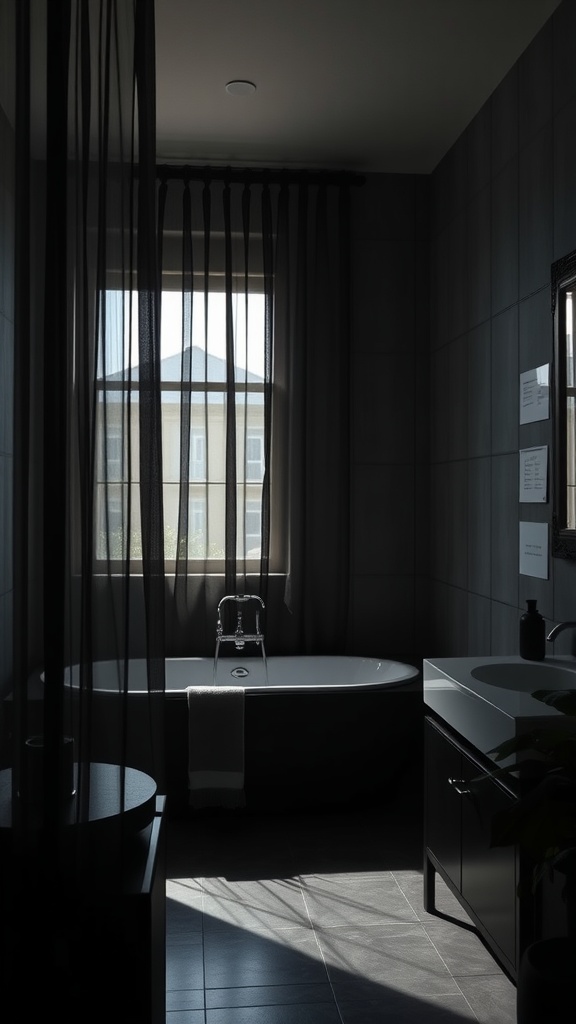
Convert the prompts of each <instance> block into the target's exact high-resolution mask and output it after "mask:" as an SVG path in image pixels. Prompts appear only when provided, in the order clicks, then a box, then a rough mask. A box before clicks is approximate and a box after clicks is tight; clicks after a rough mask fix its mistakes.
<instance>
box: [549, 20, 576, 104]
mask: <svg viewBox="0 0 576 1024" xmlns="http://www.w3.org/2000/svg"><path fill="white" fill-rule="evenodd" d="M552 34H553V42H552V46H553V62H554V67H553V81H554V91H553V102H554V110H555V111H558V110H560V109H561V108H562V107H564V106H565V105H566V103H567V102H568V101H569V100H570V99H572V97H573V96H574V95H576V75H575V74H574V68H575V67H576V4H575V3H573V2H572V0H567V2H565V3H561V4H560V5H559V7H557V8H556V10H555V11H554V14H553V15H552Z"/></svg>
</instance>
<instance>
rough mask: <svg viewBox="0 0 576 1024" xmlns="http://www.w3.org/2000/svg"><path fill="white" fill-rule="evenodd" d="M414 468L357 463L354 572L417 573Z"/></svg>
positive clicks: (355, 472)
mask: <svg viewBox="0 0 576 1024" xmlns="http://www.w3.org/2000/svg"><path fill="white" fill-rule="evenodd" d="M414 514H415V509H414V467H413V466H412V465H409V466H398V465H395V466H386V465H379V466H375V465H370V466H365V465H357V466H356V467H355V468H354V471H353V498H352V517H353V524H354V537H353V543H352V564H353V566H354V572H355V573H358V574H361V575H369V574H370V573H371V572H373V573H376V574H381V573H382V571H383V568H384V567H385V568H386V572H387V573H393V574H408V573H413V572H414Z"/></svg>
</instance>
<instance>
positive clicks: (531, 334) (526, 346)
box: [518, 282, 553, 373]
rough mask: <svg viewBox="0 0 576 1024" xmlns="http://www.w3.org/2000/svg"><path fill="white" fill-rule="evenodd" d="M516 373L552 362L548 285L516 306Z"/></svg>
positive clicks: (551, 329)
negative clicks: (517, 337) (517, 331)
mask: <svg viewBox="0 0 576 1024" xmlns="http://www.w3.org/2000/svg"><path fill="white" fill-rule="evenodd" d="M518 313H519V321H518V327H519V339H518V371H519V373H524V371H525V370H530V369H532V368H533V367H535V366H542V364H543V363H551V362H552V352H553V344H552V343H553V322H552V313H551V309H550V285H549V284H548V282H547V283H546V287H544V288H542V289H541V290H540V291H539V292H536V293H535V294H534V295H531V296H530V298H528V299H525V300H524V301H523V302H520V303H519V305H518Z"/></svg>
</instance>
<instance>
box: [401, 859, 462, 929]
mask: <svg viewBox="0 0 576 1024" xmlns="http://www.w3.org/2000/svg"><path fill="white" fill-rule="evenodd" d="M394 877H395V879H396V881H397V882H398V885H399V886H400V888H401V889H402V892H403V893H404V895H405V896H406V899H407V900H408V901H409V903H410V905H411V906H412V908H413V910H414V912H415V914H416V916H417V917H418V920H420V921H425V920H429V919H432V920H437V919H438V918H437V915H436V914H429V913H428V912H427V911H425V910H424V882H423V878H422V872H421V871H419V872H415V871H395V872H394ZM434 904H435V908H436V910H437V911H438V912H439V913H440V914H445V915H447V916H448V917H453V918H454V919H455V920H457V921H462V922H464V923H465V924H471V921H470V918H469V917H468V914H467V913H466V911H465V910H464V909H463V907H462V906H461V905H460V903H459V902H458V900H457V899H456V897H455V896H454V895H453V894H452V893H451V892H450V889H449V888H448V886H447V885H446V883H445V882H444V881H443V880H442V879H441V878H440V877H439V876H438V875H437V876H436V886H435V900H434Z"/></svg>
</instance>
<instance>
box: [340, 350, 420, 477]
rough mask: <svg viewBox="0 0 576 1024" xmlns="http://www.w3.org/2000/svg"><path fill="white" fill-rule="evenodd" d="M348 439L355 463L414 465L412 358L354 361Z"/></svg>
mask: <svg viewBox="0 0 576 1024" xmlns="http://www.w3.org/2000/svg"><path fill="white" fill-rule="evenodd" d="M353 377H354V379H353V390H352V408H353V415H352V437H353V457H354V461H355V462H358V463H360V462H363V463H369V462H373V463H375V464H378V463H402V462H404V463H411V464H412V463H413V462H414V411H415V410H414V391H413V388H412V386H411V384H410V382H411V381H413V379H414V354H413V352H412V351H411V350H410V349H405V348H402V347H399V346H397V347H396V349H395V350H394V351H393V352H390V353H382V352H375V353H371V354H361V355H357V356H356V357H355V358H354V375H353Z"/></svg>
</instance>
